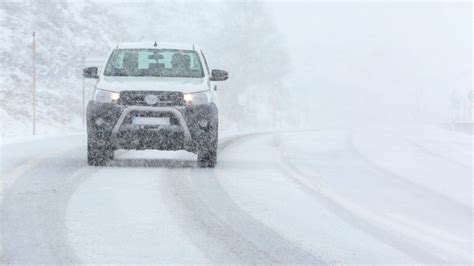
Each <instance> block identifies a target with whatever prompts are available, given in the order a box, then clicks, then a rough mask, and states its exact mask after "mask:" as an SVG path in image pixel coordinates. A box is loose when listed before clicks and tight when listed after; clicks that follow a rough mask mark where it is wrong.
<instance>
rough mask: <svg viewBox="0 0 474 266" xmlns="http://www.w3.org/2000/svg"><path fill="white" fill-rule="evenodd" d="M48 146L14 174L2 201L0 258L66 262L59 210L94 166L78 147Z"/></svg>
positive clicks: (70, 259)
mask: <svg viewBox="0 0 474 266" xmlns="http://www.w3.org/2000/svg"><path fill="white" fill-rule="evenodd" d="M67 151H69V153H67V154H66V150H65V151H62V152H53V153H51V154H49V156H48V157H44V156H42V158H41V160H38V161H35V163H34V165H32V166H31V167H30V164H27V166H28V169H26V170H25V171H24V172H21V174H20V175H19V176H18V177H16V178H15V180H14V182H12V183H11V184H10V186H9V187H8V188H7V190H6V191H5V197H4V202H3V206H2V218H1V219H2V229H1V230H2V241H3V243H4V247H3V248H4V254H3V257H2V258H1V259H0V262H2V263H28V264H30V263H34V264H36V263H42V264H44V263H45V264H70V263H77V262H78V261H79V260H78V258H77V257H76V256H75V254H74V251H73V249H72V248H71V247H70V246H69V241H68V238H67V228H66V226H65V215H66V208H67V206H68V201H69V198H70V197H71V195H72V194H73V193H74V191H75V190H76V189H77V188H78V187H79V185H80V184H81V183H82V182H84V181H85V180H86V179H87V178H88V177H89V176H91V175H92V174H93V173H95V172H96V171H98V170H100V168H91V167H87V166H86V162H85V159H78V158H82V157H83V156H78V153H80V154H83V149H82V148H75V149H68V150H67Z"/></svg>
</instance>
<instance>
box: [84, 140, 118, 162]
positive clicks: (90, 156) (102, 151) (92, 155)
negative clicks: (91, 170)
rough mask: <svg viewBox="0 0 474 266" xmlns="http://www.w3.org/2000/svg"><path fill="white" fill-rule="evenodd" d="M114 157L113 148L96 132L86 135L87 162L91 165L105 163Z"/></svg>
mask: <svg viewBox="0 0 474 266" xmlns="http://www.w3.org/2000/svg"><path fill="white" fill-rule="evenodd" d="M113 158H114V149H113V147H112V145H110V143H109V142H108V141H107V140H106V139H103V138H100V136H99V135H98V134H90V135H89V134H88V135H87V163H88V164H89V165H93V166H101V165H105V164H106V163H107V161H109V160H112V159H113Z"/></svg>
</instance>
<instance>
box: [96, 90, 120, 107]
mask: <svg viewBox="0 0 474 266" xmlns="http://www.w3.org/2000/svg"><path fill="white" fill-rule="evenodd" d="M119 98H120V93H118V92H114V91H106V90H101V89H98V88H96V89H95V90H94V101H96V102H100V103H116V102H117V100H118V99H119Z"/></svg>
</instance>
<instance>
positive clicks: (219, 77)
mask: <svg viewBox="0 0 474 266" xmlns="http://www.w3.org/2000/svg"><path fill="white" fill-rule="evenodd" d="M228 78H229V73H227V71H224V70H220V69H213V70H212V71H211V78H210V80H212V81H224V80H226V79H228Z"/></svg>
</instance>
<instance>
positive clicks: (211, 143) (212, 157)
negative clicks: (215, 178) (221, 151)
mask: <svg viewBox="0 0 474 266" xmlns="http://www.w3.org/2000/svg"><path fill="white" fill-rule="evenodd" d="M207 133H208V134H207V136H208V137H207V138H206V140H204V141H203V142H202V144H201V145H200V146H199V148H198V152H197V157H198V159H197V162H198V166H199V167H201V168H205V167H209V168H214V167H215V166H216V164H217V143H218V128H217V125H215V126H214V127H211V129H210V130H209V131H208V132H207Z"/></svg>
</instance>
